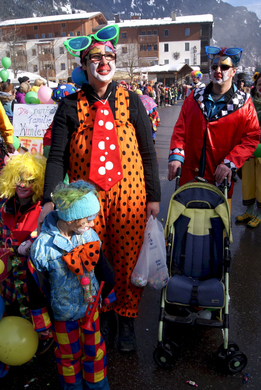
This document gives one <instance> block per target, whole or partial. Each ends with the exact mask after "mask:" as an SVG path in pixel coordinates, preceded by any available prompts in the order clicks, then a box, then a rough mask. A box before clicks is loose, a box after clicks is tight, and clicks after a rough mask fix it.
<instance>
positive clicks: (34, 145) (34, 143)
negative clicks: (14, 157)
mask: <svg viewBox="0 0 261 390" xmlns="http://www.w3.org/2000/svg"><path fill="white" fill-rule="evenodd" d="M19 141H20V145H21V146H23V147H24V148H26V149H28V152H30V153H31V154H34V153H40V154H43V139H42V138H38V137H34V138H29V137H19Z"/></svg>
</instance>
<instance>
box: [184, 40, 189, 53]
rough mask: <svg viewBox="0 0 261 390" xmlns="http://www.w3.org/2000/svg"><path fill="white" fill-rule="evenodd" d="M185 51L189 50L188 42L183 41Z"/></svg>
mask: <svg viewBox="0 0 261 390" xmlns="http://www.w3.org/2000/svg"><path fill="white" fill-rule="evenodd" d="M185 51H189V42H185Z"/></svg>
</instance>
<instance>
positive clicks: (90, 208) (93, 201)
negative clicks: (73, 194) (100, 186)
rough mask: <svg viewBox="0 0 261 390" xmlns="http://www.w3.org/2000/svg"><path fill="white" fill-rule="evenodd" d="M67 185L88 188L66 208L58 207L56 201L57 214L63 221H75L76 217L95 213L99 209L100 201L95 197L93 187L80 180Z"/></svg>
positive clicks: (85, 216) (79, 217) (80, 217)
mask: <svg viewBox="0 0 261 390" xmlns="http://www.w3.org/2000/svg"><path fill="white" fill-rule="evenodd" d="M68 186H69V187H73V188H79V187H82V186H86V188H88V189H89V190H90V192H88V193H87V194H85V195H83V196H82V197H81V198H79V199H78V200H76V201H74V202H73V203H72V204H71V205H70V206H69V207H68V208H66V209H63V208H62V209H60V208H59V202H56V209H57V211H58V216H59V218H61V219H62V220H63V221H66V222H69V221H75V220H76V219H82V218H87V217H90V216H91V215H95V214H97V213H98V212H99V211H100V203H99V201H98V199H97V196H96V195H95V193H94V192H93V191H94V190H95V188H94V187H93V186H92V185H90V184H89V183H86V182H84V181H82V180H79V181H77V182H75V183H70V184H69V185H68Z"/></svg>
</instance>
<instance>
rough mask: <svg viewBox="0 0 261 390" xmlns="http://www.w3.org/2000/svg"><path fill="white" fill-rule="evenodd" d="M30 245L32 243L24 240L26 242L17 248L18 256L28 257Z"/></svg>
mask: <svg viewBox="0 0 261 390" xmlns="http://www.w3.org/2000/svg"><path fill="white" fill-rule="evenodd" d="M31 245H32V241H30V240H26V241H24V242H22V244H21V245H20V246H19V247H18V253H19V255H21V256H29V255H30V248H31Z"/></svg>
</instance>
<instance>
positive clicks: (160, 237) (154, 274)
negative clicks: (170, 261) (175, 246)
mask: <svg viewBox="0 0 261 390" xmlns="http://www.w3.org/2000/svg"><path fill="white" fill-rule="evenodd" d="M168 280H169V275H168V270H167V265H166V247H165V238H164V231H163V226H162V224H161V223H160V222H159V221H158V220H157V218H155V219H153V217H152V216H150V218H149V220H148V222H147V225H146V228H145V232H144V241H143V244H142V247H141V251H140V254H139V257H138V261H137V264H136V266H135V268H134V270H133V273H132V275H131V282H132V284H134V285H135V286H138V287H144V286H146V284H147V283H148V285H149V286H150V287H153V288H155V289H161V288H163V287H164V286H166V284H167V283H168Z"/></svg>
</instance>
